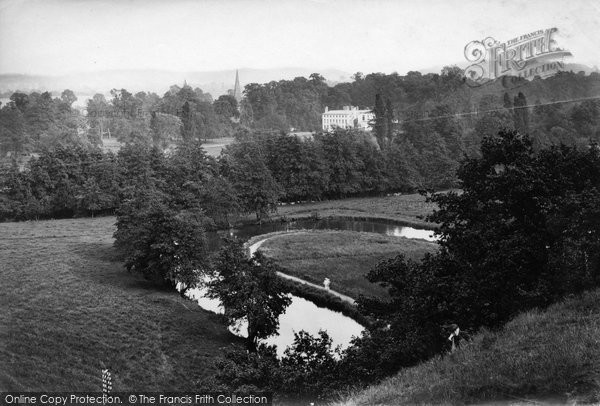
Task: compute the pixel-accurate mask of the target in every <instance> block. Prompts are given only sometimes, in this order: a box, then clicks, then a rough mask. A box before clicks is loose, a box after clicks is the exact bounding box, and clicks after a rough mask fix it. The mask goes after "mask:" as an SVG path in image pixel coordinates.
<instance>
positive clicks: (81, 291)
mask: <svg viewBox="0 0 600 406" xmlns="http://www.w3.org/2000/svg"><path fill="white" fill-rule="evenodd" d="M114 222H115V218H114V217H103V218H95V219H89V218H86V219H74V220H52V221H39V222H23V223H2V224H0V276H1V277H2V281H1V283H0V307H1V310H2V311H1V312H0V390H53V391H59V390H64V391H67V390H81V391H87V390H89V391H100V390H101V389H102V380H101V378H102V376H101V370H102V369H103V368H108V369H109V370H110V372H111V374H112V380H113V390H115V391H119V390H142V389H145V390H166V389H168V390H184V389H187V390H191V389H205V388H208V387H209V386H208V385H209V384H210V377H211V376H212V375H213V373H214V370H213V367H212V359H213V357H214V356H215V355H216V354H219V353H220V352H221V348H222V347H225V346H227V345H229V344H231V343H233V342H238V341H239V339H237V338H236V337H234V336H233V335H232V334H230V333H229V332H228V331H227V329H226V328H225V327H224V326H223V325H222V324H220V323H219V321H218V316H216V315H214V314H211V313H208V312H206V311H203V310H202V309H200V308H199V307H198V306H196V305H195V304H194V303H193V302H191V301H188V300H186V299H183V298H181V297H180V296H179V295H178V294H177V293H175V292H170V291H160V290H157V289H156V288H155V287H154V286H152V285H150V284H149V283H148V282H146V281H144V280H143V279H141V278H140V277H138V276H137V275H131V274H129V273H127V271H126V270H125V269H124V267H123V264H122V263H121V262H120V261H119V260H118V259H116V257H115V253H114V251H113V248H112V242H113V239H112V233H113V231H114V225H113V224H114Z"/></svg>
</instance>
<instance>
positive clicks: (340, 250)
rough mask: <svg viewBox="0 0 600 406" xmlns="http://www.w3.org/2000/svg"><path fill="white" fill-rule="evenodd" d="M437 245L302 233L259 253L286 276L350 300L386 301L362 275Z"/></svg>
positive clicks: (338, 233)
mask: <svg viewBox="0 0 600 406" xmlns="http://www.w3.org/2000/svg"><path fill="white" fill-rule="evenodd" d="M436 247H437V245H436V244H435V243H431V242H428V241H424V240H416V239H408V238H403V237H392V236H385V235H379V234H372V233H359V232H353V231H324V230H320V231H319V230H314V231H302V232H292V233H287V234H278V235H276V236H274V237H273V238H270V239H268V240H266V241H265V242H264V243H263V244H262V245H261V246H260V250H261V251H263V252H264V253H265V255H267V256H268V257H270V258H273V259H274V260H275V261H276V262H277V264H278V265H280V266H282V267H283V268H285V270H286V271H285V272H286V273H289V274H290V275H294V276H297V277H300V278H302V279H305V280H308V281H310V282H313V283H317V284H321V283H322V282H323V280H324V279H325V278H329V279H330V280H331V286H330V287H331V289H333V290H335V291H338V292H341V293H344V294H346V295H348V296H351V297H353V298H358V296H359V295H361V294H362V295H367V296H369V295H373V296H378V297H383V298H385V297H387V290H386V289H384V288H382V287H381V286H379V285H377V284H373V283H370V282H369V281H368V280H367V279H366V277H365V275H366V274H367V272H368V271H369V270H370V269H371V268H372V267H373V266H375V265H376V264H377V263H378V262H379V261H381V260H384V259H387V258H393V257H395V256H396V255H398V254H399V253H402V254H404V255H406V256H407V257H408V258H410V259H413V260H415V261H418V260H420V259H421V258H422V257H423V255H425V254H426V253H428V252H434V251H435V250H436Z"/></svg>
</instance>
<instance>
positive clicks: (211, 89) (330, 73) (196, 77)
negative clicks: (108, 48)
mask: <svg viewBox="0 0 600 406" xmlns="http://www.w3.org/2000/svg"><path fill="white" fill-rule="evenodd" d="M314 72H318V73H320V74H321V75H322V76H324V77H325V79H327V80H328V81H329V82H330V83H337V82H340V81H349V80H350V76H351V74H349V73H347V72H343V71H341V70H336V69H326V70H319V69H308V68H281V69H239V73H240V83H241V85H242V86H244V85H246V84H248V83H253V82H255V83H266V82H270V81H273V80H281V79H293V78H295V77H297V76H304V77H308V76H309V75H310V74H311V73H314ZM184 80H185V81H187V83H188V84H189V85H190V86H192V87H194V88H195V87H199V88H201V89H202V90H203V91H204V92H208V93H210V94H211V95H212V96H213V97H214V98H216V97H218V96H220V95H222V94H226V93H227V90H228V89H232V88H233V84H234V81H235V70H234V69H231V70H220V71H206V72H200V71H199V72H173V71H167V70H115V71H101V72H82V73H74V74H69V75H62V76H42V75H21V74H3V75H0V93H7V92H10V93H12V92H14V91H17V90H20V91H22V92H32V91H49V92H55V93H60V92H62V91H63V90H64V89H71V90H73V91H74V92H75V93H76V94H78V95H93V94H95V93H108V92H109V91H110V89H113V88H118V89H120V88H125V89H127V90H128V91H130V92H138V91H150V92H156V93H157V94H159V95H161V96H162V95H163V94H164V93H165V92H166V91H167V90H169V86H171V85H173V84H179V85H181V84H183V81H184Z"/></svg>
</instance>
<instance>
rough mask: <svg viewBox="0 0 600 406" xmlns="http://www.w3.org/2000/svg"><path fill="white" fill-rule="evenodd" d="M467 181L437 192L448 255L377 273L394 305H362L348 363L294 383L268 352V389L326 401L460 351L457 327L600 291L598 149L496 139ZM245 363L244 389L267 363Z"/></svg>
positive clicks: (437, 217) (310, 372)
mask: <svg viewBox="0 0 600 406" xmlns="http://www.w3.org/2000/svg"><path fill="white" fill-rule="evenodd" d="M458 177H459V179H460V181H461V183H460V186H461V191H460V192H448V193H438V194H433V195H430V196H429V199H430V201H433V202H435V203H437V204H438V207H439V209H438V210H436V211H435V212H434V214H433V215H431V216H430V220H431V221H434V222H436V223H439V224H440V225H441V227H440V228H439V231H438V232H437V234H438V236H439V238H440V249H439V252H437V253H435V254H428V255H426V256H425V258H424V259H423V260H422V261H421V262H413V261H411V260H408V259H407V258H405V257H404V256H403V255H398V256H397V257H395V258H391V259H389V260H385V261H382V262H380V263H379V264H378V265H377V266H376V267H374V268H373V269H372V270H371V271H370V272H369V273H368V275H367V277H368V278H369V280H370V281H371V282H373V283H379V284H381V285H382V286H383V287H386V288H388V292H389V294H390V299H388V300H384V299H378V298H374V297H370V298H367V297H361V298H360V299H359V309H360V310H361V312H362V313H363V315H364V316H367V317H369V318H370V319H371V320H373V322H372V323H371V324H370V325H369V326H368V328H367V332H366V333H365V334H363V336H362V337H360V338H358V339H357V340H355V342H354V345H353V346H351V347H349V348H348V349H347V350H345V351H343V352H342V353H341V358H340V359H332V360H330V361H326V362H325V361H324V362H322V363H316V364H312V363H306V364H302V367H301V368H298V369H297V371H300V372H297V373H298V374H299V375H301V376H302V377H303V378H305V380H304V384H303V385H300V386H299V387H298V386H296V387H295V386H294V385H293V384H292V383H290V382H289V381H286V380H285V379H291V378H290V377H289V375H287V374H289V372H288V371H286V369H285V365H286V363H287V362H288V360H287V359H286V358H283V359H282V360H273V359H271V358H269V356H268V354H267V355H265V357H263V358H262V359H261V362H266V361H267V360H268V361H269V365H270V366H269V368H270V369H269V371H268V374H269V376H270V377H272V380H271V381H269V379H271V378H269V379H267V378H266V377H265V376H264V375H263V378H265V382H267V381H268V382H275V383H269V384H267V385H266V386H264V387H266V388H271V389H272V390H276V391H279V392H280V393H281V392H283V393H286V394H288V395H290V396H293V397H296V398H298V397H300V398H303V397H310V398H311V399H318V398H319V397H320V396H323V395H324V394H326V393H328V390H329V389H330V388H341V387H347V386H350V385H361V384H369V383H372V382H376V381H378V380H380V379H382V378H384V377H386V376H389V375H390V374H393V373H395V372H397V371H398V370H399V369H400V368H403V367H408V366H412V365H415V364H417V363H419V362H421V361H423V360H426V359H428V358H430V357H432V356H434V355H436V354H440V353H444V352H446V351H448V350H449V349H450V342H449V341H448V336H449V334H450V331H452V330H454V329H455V328H456V326H457V325H458V326H459V327H460V328H461V330H462V331H463V332H462V336H464V335H465V333H466V334H468V332H475V331H476V330H478V329H480V328H482V327H486V328H497V327H500V326H501V325H503V324H504V323H505V322H506V321H508V320H509V319H510V318H511V317H514V316H515V315H516V314H518V313H520V312H522V311H524V310H527V309H531V308H534V307H544V306H547V305H549V304H551V303H553V302H555V301H556V300H558V299H559V298H562V297H564V296H565V295H568V294H573V293H578V292H581V291H583V290H585V289H590V288H593V287H596V286H598V285H599V284H600V223H599V219H600V149H599V148H598V147H597V146H596V145H595V144H593V145H591V146H590V147H589V148H586V149H585V150H578V149H576V148H573V147H567V146H564V145H563V146H556V147H552V148H546V149H542V150H541V151H535V150H534V148H533V147H532V142H531V140H530V139H529V138H528V137H527V136H523V135H520V134H519V133H517V132H514V131H506V132H501V133H500V134H499V135H496V136H491V137H486V138H485V139H484V141H483V143H482V145H481V157H480V158H471V159H465V160H464V161H463V162H462V163H461V166H460V168H459V170H458ZM304 338H306V337H304ZM309 341H310V342H311V343H312V344H311V345H314V346H316V347H317V348H313V349H314V351H315V352H317V353H321V354H328V353H329V351H330V348H329V346H328V345H327V343H326V342H322V341H319V340H318V339H315V338H311V339H310V340H309ZM311 348H312V347H311ZM303 351H304V353H306V354H310V353H311V352H307V350H306V349H304V350H303ZM309 358H310V357H309ZM236 359H237V362H239V363H240V365H239V366H238V369H236V370H234V371H230V372H228V373H227V374H225V375H224V376H226V377H227V379H231V381H230V382H232V383H233V384H232V385H231V386H230V388H232V389H235V388H236V386H235V383H236V382H238V383H240V384H241V381H240V379H241V376H247V375H246V374H247V373H248V368H256V367H257V365H256V362H257V360H256V359H250V358H244V357H241V358H240V355H238V356H237V358H236ZM295 359H298V357H297V354H296V358H295ZM224 365H227V364H224ZM274 368H277V370H274ZM238 373H239V374H238ZM282 376H283V377H285V379H283V378H282ZM282 379H283V380H282ZM278 382H279V383H278ZM281 382H287V383H286V384H282V383H281ZM315 382H318V384H315Z"/></svg>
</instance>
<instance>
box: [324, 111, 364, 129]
mask: <svg viewBox="0 0 600 406" xmlns="http://www.w3.org/2000/svg"><path fill="white" fill-rule="evenodd" d="M374 119H375V115H374V114H373V112H372V111H371V110H359V109H358V107H354V106H344V108H343V110H329V108H328V107H325V112H324V113H323V115H322V123H323V131H331V130H333V129H334V128H336V127H339V128H359V129H361V130H367V131H370V130H371V122H372V121H373V120H374Z"/></svg>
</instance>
